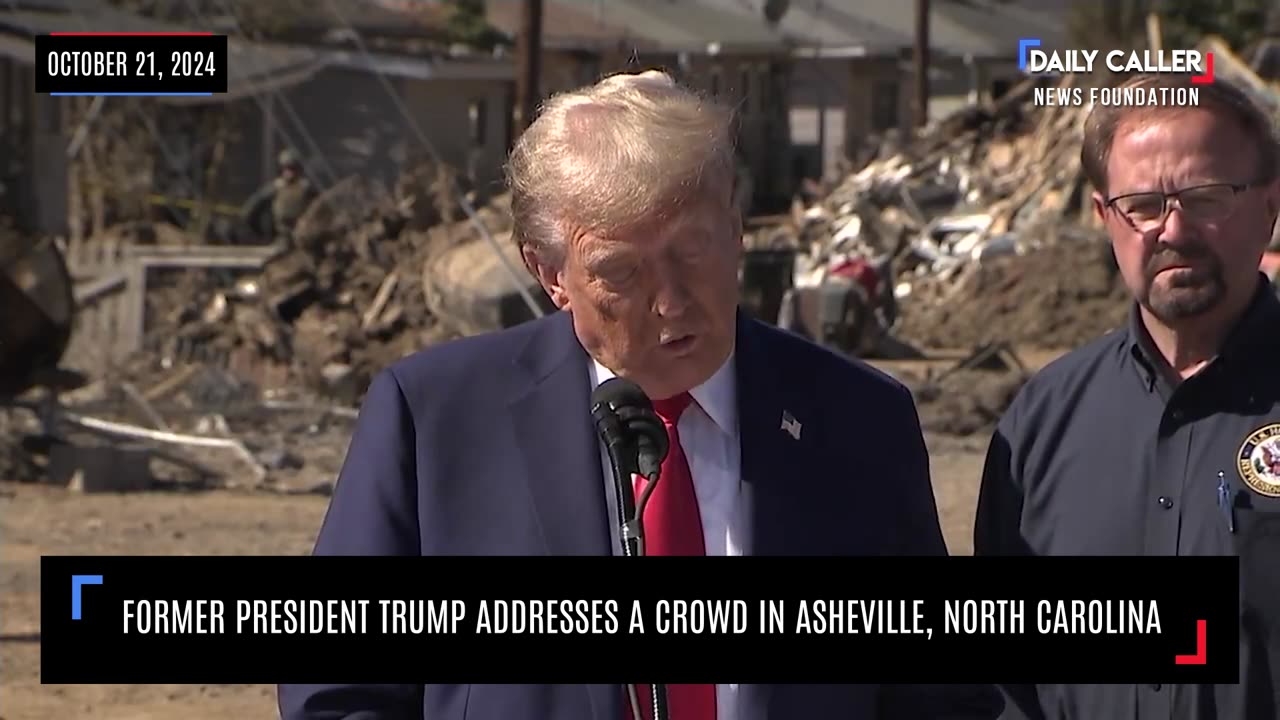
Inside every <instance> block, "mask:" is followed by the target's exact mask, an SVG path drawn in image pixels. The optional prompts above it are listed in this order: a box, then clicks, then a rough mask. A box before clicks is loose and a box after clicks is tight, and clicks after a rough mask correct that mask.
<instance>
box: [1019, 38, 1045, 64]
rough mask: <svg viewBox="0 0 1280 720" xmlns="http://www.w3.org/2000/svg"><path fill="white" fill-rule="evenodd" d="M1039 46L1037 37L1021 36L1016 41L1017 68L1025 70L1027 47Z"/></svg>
mask: <svg viewBox="0 0 1280 720" xmlns="http://www.w3.org/2000/svg"><path fill="white" fill-rule="evenodd" d="M1033 47H1040V40H1039V38H1023V39H1021V40H1019V41H1018V69H1019V70H1021V71H1023V72H1026V70H1027V48H1033Z"/></svg>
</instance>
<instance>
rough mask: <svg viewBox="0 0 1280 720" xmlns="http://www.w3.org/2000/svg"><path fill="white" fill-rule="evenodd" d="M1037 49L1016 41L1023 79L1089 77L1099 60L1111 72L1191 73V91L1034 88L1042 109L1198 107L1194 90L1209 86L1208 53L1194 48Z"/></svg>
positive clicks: (1033, 43) (1032, 41)
mask: <svg viewBox="0 0 1280 720" xmlns="http://www.w3.org/2000/svg"><path fill="white" fill-rule="evenodd" d="M1039 48H1040V39H1039V38H1023V39H1021V40H1019V41H1018V69H1019V70H1021V71H1022V72H1023V73H1026V74H1028V75H1060V74H1062V73H1085V74H1091V73H1093V72H1094V69H1095V67H1097V63H1098V62H1099V61H1101V62H1102V63H1103V64H1102V67H1105V68H1106V69H1107V70H1109V71H1111V72H1113V73H1169V74H1178V75H1185V74H1188V73H1193V74H1192V77H1191V84H1192V85H1193V87H1190V88H1111V87H1103V88H1078V87H1074V88H1036V89H1035V98H1034V102H1035V104H1036V105H1041V106H1059V105H1062V106H1081V105H1085V104H1101V105H1148V106H1150V105H1165V106H1171V107H1194V106H1196V105H1199V104H1200V89H1199V88H1198V87H1194V86H1197V85H1207V84H1209V83H1212V82H1213V53H1202V52H1200V51H1199V50H1156V51H1152V50H1111V51H1108V52H1106V53H1105V54H1103V53H1102V51H1100V50H1051V51H1045V50H1041V49H1039ZM1099 56H1101V57H1099ZM1086 100H1087V102H1086Z"/></svg>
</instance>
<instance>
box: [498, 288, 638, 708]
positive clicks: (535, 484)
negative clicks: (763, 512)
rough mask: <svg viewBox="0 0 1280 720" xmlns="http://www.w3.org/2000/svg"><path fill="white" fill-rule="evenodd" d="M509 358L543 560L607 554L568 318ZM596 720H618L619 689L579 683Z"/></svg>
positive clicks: (583, 374) (600, 489) (585, 396)
mask: <svg viewBox="0 0 1280 720" xmlns="http://www.w3.org/2000/svg"><path fill="white" fill-rule="evenodd" d="M536 322H539V323H541V327H540V328H539V329H538V331H537V332H535V333H534V334H533V337H532V338H531V339H530V341H529V343H528V344H527V345H526V346H525V347H524V349H523V350H522V351H521V352H520V353H519V354H518V355H517V356H516V361H515V372H514V373H513V375H512V395H511V397H512V399H511V421H512V423H513V425H514V430H515V433H516V441H517V443H518V445H519V447H520V450H521V453H522V454H523V455H524V468H525V472H524V479H525V483H526V488H527V489H528V493H529V497H530V500H531V502H532V505H533V508H534V512H535V513H536V514H537V518H538V527H539V528H540V529H541V531H542V538H543V541H544V543H545V545H546V551H547V553H548V554H550V555H611V554H612V550H611V549H610V542H611V540H610V534H609V526H608V524H607V523H608V522H609V519H608V506H607V504H606V499H605V495H604V493H605V489H604V488H605V485H604V476H603V474H602V473H603V469H602V468H601V465H600V454H599V444H598V443H599V441H598V440H597V438H596V434H595V427H594V425H593V423H592V421H591V413H590V402H591V389H590V387H589V385H590V382H589V378H590V376H589V375H588V371H587V354H586V352H585V351H583V350H582V347H581V346H580V345H579V344H578V340H577V337H576V336H575V335H574V333H573V322H572V318H571V317H570V316H569V313H567V312H558V313H556V314H555V315H553V316H552V317H550V318H548V319H546V320H540V321H536ZM582 689H583V691H584V692H585V693H586V696H587V702H588V705H589V707H590V708H591V715H592V717H593V718H594V719H595V720H613V719H614V718H619V717H622V688H621V686H618V685H583V686H582Z"/></svg>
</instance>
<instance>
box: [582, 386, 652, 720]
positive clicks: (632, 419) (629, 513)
mask: <svg viewBox="0 0 1280 720" xmlns="http://www.w3.org/2000/svg"><path fill="white" fill-rule="evenodd" d="M591 417H592V418H593V419H594V420H595V424H596V432H597V433H598V434H599V435H600V438H601V439H602V440H603V441H604V444H605V449H606V450H607V451H608V454H609V462H610V464H611V465H612V467H613V483H614V488H615V489H616V490H617V495H618V524H619V526H620V527H621V528H622V550H623V554H625V555H628V556H636V555H644V523H643V522H642V518H643V517H644V506H645V505H646V504H648V502H649V496H650V495H651V494H652V493H653V488H654V487H655V486H656V485H657V484H658V479H659V476H660V474H661V469H662V461H663V459H665V458H666V456H667V451H668V450H669V449H670V445H669V443H668V440H667V430H666V427H665V426H663V424H662V420H661V418H659V417H658V413H657V412H655V411H654V409H653V401H652V400H650V399H649V396H648V395H645V394H644V391H643V390H641V389H640V386H639V385H636V384H635V383H633V382H631V381H629V380H624V379H622V378H618V377H614V378H610V379H608V380H606V381H604V382H603V383H600V385H599V387H597V388H596V389H595V391H594V392H592V393H591ZM633 474H640V475H643V476H644V477H645V478H647V479H648V482H647V483H645V488H644V492H642V493H641V495H640V502H639V507H638V508H637V506H636V500H635V496H634V491H633V488H632V485H631V476H632V475H633ZM627 694H628V699H629V700H630V702H631V708H632V714H633V715H634V716H635V717H636V718H640V717H643V715H642V714H641V711H640V698H639V695H638V693H637V692H636V686H635V685H628V686H627ZM647 700H648V701H649V703H650V707H651V708H652V712H653V717H654V720H667V717H668V715H667V690H666V685H664V684H661V683H651V684H650V686H649V697H648V698H647Z"/></svg>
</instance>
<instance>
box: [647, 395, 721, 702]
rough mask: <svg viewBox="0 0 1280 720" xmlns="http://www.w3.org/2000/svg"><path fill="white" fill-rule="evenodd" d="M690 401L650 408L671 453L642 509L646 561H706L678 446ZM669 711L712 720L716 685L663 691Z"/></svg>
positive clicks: (684, 399)
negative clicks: (659, 420) (674, 557)
mask: <svg viewBox="0 0 1280 720" xmlns="http://www.w3.org/2000/svg"><path fill="white" fill-rule="evenodd" d="M691 402H693V398H692V397H691V396H690V395H689V393H681V394H680V395H676V396H675V397H672V398H668V399H666V400H659V401H657V402H655V403H654V404H653V408H654V410H656V411H657V413H658V417H660V418H662V424H663V425H665V426H666V428H667V439H668V440H669V442H670V449H669V450H668V451H667V458H666V459H665V460H663V461H662V475H661V477H660V478H659V480H658V485H657V487H655V488H654V490H653V494H652V495H650V496H649V502H648V504H647V505H646V506H645V509H644V517H643V518H642V521H643V523H644V554H645V555H685V556H688V555H705V554H706V547H705V545H704V544H703V541H702V517H701V515H700V514H699V513H698V497H697V495H696V494H695V493H694V489H693V473H692V472H690V470H689V461H688V459H686V458H685V455H684V448H682V447H681V446H680V434H679V432H678V431H677V430H676V423H678V422H679V421H680V415H681V413H683V412H684V411H685V408H687V407H689V403H691ZM646 482H647V481H646V480H644V479H642V478H640V477H639V476H637V477H636V478H635V493H636V497H640V493H641V491H642V490H644V486H645V483H646ZM636 692H637V694H638V695H639V699H640V708H641V711H642V712H643V713H644V718H645V720H652V713H653V702H652V699H651V698H650V697H649V686H648V685H638V686H637V687H636ZM624 705H625V707H626V717H627V719H628V720H635V718H632V713H631V701H630V700H629V699H627V700H626V702H625V703H624ZM667 710H668V715H669V717H670V720H715V717H716V688H715V685H667Z"/></svg>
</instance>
